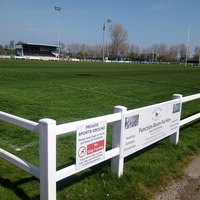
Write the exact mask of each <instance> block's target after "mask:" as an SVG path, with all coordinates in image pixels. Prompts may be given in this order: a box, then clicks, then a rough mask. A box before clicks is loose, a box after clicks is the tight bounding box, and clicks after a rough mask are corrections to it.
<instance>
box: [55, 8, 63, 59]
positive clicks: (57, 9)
mask: <svg viewBox="0 0 200 200" xmlns="http://www.w3.org/2000/svg"><path fill="white" fill-rule="evenodd" d="M54 9H55V11H58V27H57V31H58V32H57V34H58V35H57V36H58V41H57V49H58V58H59V54H60V48H59V43H60V38H59V28H60V27H59V20H60V17H59V12H61V11H62V8H61V7H58V6H54Z"/></svg>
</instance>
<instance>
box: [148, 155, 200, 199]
mask: <svg viewBox="0 0 200 200" xmlns="http://www.w3.org/2000/svg"><path fill="white" fill-rule="evenodd" d="M188 199H189V200H200V155H199V156H198V157H196V158H194V159H193V160H192V161H191V162H190V164H189V165H188V166H187V167H186V168H185V170H184V176H183V178H182V179H181V180H178V181H172V182H171V183H170V184H169V185H168V186H167V187H165V188H163V189H162V190H161V191H160V192H158V193H157V194H156V195H155V196H154V197H153V199H152V200H188Z"/></svg>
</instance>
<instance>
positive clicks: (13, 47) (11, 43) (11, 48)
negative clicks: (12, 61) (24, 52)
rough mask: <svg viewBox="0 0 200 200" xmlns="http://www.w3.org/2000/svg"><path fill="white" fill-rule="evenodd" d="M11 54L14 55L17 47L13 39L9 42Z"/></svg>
mask: <svg viewBox="0 0 200 200" xmlns="http://www.w3.org/2000/svg"><path fill="white" fill-rule="evenodd" d="M9 49H10V54H11V55H12V52H13V50H14V49H15V41H14V40H11V41H10V43H9Z"/></svg>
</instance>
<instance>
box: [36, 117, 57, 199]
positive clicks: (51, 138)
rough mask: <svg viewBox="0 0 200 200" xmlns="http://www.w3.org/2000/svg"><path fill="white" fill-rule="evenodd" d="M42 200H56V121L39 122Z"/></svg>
mask: <svg viewBox="0 0 200 200" xmlns="http://www.w3.org/2000/svg"><path fill="white" fill-rule="evenodd" d="M39 149H40V153H39V155H40V199H42V200H56V121H55V120H52V119H42V120H40V121H39Z"/></svg>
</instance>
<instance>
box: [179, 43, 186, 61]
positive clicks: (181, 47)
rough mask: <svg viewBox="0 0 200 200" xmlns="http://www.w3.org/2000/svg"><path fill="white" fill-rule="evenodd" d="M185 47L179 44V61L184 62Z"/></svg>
mask: <svg viewBox="0 0 200 200" xmlns="http://www.w3.org/2000/svg"><path fill="white" fill-rule="evenodd" d="M186 53H187V47H186V45H185V44H179V55H180V60H184V59H185V58H186Z"/></svg>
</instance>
